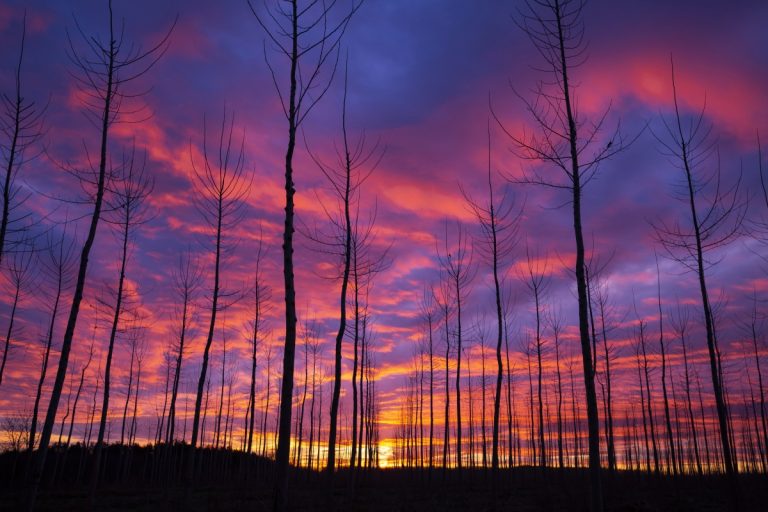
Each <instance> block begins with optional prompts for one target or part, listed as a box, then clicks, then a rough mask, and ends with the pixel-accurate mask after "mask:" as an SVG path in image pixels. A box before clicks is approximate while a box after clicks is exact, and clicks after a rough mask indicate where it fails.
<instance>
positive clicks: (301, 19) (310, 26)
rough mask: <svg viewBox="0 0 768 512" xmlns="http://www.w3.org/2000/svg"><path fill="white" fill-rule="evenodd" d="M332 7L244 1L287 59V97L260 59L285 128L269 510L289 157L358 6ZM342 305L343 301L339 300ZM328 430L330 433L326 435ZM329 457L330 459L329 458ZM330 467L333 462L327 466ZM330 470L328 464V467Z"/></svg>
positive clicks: (290, 199) (287, 245) (282, 474)
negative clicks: (342, 9) (344, 9)
mask: <svg viewBox="0 0 768 512" xmlns="http://www.w3.org/2000/svg"><path fill="white" fill-rule="evenodd" d="M336 4H337V1H336V0H331V1H330V2H320V0H308V1H307V2H305V3H303V5H302V6H299V0H291V1H290V2H288V3H287V6H284V5H283V2H280V4H278V5H276V6H274V7H273V8H269V7H268V6H266V5H265V8H264V9H263V10H262V11H261V12H258V11H257V9H256V7H255V6H254V3H253V2H252V1H251V0H248V6H249V7H250V9H251V12H252V13H253V15H254V17H255V18H256V21H257V22H258V24H259V25H260V26H261V27H262V29H264V32H265V33H266V35H267V37H268V39H269V41H270V42H271V44H272V45H274V48H275V51H277V52H278V53H279V54H280V55H282V56H283V57H285V58H286V60H287V63H288V66H289V69H290V71H289V73H288V94H284V93H283V92H282V88H281V87H280V85H279V84H278V78H277V74H276V72H275V69H274V67H273V66H272V64H271V63H270V61H269V59H268V58H267V53H266V44H265V46H264V58H265V61H266V63H267V66H268V67H269V70H270V73H271V75H272V79H273V83H274V85H275V89H276V91H277V94H278V96H279V98H280V105H281V107H282V109H283V114H284V115H285V118H286V121H287V122H288V144H287V148H286V152H285V224H284V229H283V280H284V285H285V347H284V350H283V377H282V378H283V384H282V390H281V396H280V428H279V438H278V450H277V454H276V460H277V478H276V480H275V502H274V509H275V510H282V509H283V508H284V507H285V498H286V485H287V478H288V458H289V455H290V444H291V439H290V435H291V412H292V411H291V404H292V400H293V368H294V359H295V355H296V288H295V284H294V271H293V233H294V195H295V193H296V189H295V187H294V181H293V156H294V152H295V149H296V132H297V130H298V128H299V127H300V126H301V124H302V122H303V121H304V120H305V119H306V116H307V115H308V114H309V113H310V111H311V110H312V109H313V108H314V107H315V105H317V103H318V102H319V101H320V99H321V98H322V97H323V96H324V95H325V93H326V92H327V91H328V89H329V88H330V86H331V82H332V79H333V75H334V74H335V71H336V65H337V63H338V55H339V53H338V50H339V45H340V44H341V38H342V36H343V35H344V32H345V31H346V29H347V26H348V25H349V21H350V20H351V18H352V16H353V14H354V13H355V12H356V11H357V9H359V8H360V5H361V3H360V2H357V3H354V4H353V5H352V8H351V9H350V10H349V11H348V12H347V13H346V14H344V15H342V16H341V17H340V19H338V21H337V20H335V19H333V15H334V12H335V11H336V9H335V7H336ZM342 302H343V300H342ZM331 430H333V429H331ZM333 457H334V454H333V453H329V458H333ZM331 462H334V461H333V460H331ZM328 467H329V468H331V470H332V469H333V467H334V466H333V464H332V463H329V465H328Z"/></svg>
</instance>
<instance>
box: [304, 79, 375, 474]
mask: <svg viewBox="0 0 768 512" xmlns="http://www.w3.org/2000/svg"><path fill="white" fill-rule="evenodd" d="M348 74H349V69H348V66H347V68H345V73H344V94H343V98H342V106H341V137H342V140H341V147H340V148H337V149H336V155H335V156H336V162H335V163H334V164H327V163H326V162H325V161H324V160H323V159H322V158H321V157H320V156H319V155H316V154H314V153H313V152H312V151H309V154H310V156H311V157H312V160H313V161H314V163H315V165H316V166H317V167H318V169H320V171H321V172H322V173H323V175H324V176H325V178H326V180H327V182H328V183H329V185H330V188H331V191H332V195H333V197H334V200H335V201H336V203H337V204H336V207H335V208H333V209H332V208H329V207H326V206H325V205H323V208H324V210H325V214H326V217H327V219H328V224H329V229H328V230H327V231H326V230H321V229H316V230H315V232H314V233H311V234H310V235H309V238H310V239H311V240H313V241H314V242H315V243H316V244H318V245H319V247H320V251H321V252H323V253H326V254H329V255H330V256H332V257H333V258H334V259H336V260H337V261H338V262H339V263H340V267H341V268H340V270H339V272H338V274H337V275H334V276H333V278H334V279H340V280H341V292H340V298H339V328H338V330H337V332H336V342H335V351H334V380H333V395H332V397H331V412H330V417H329V418H330V430H329V433H328V466H327V468H326V470H327V471H328V473H329V476H331V474H332V473H333V471H334V469H335V464H336V462H335V461H336V444H337V443H336V441H337V429H338V414H339V398H340V396H341V366H342V362H341V354H342V342H343V340H344V336H345V335H346V334H347V330H348V326H347V301H348V298H347V295H348V290H349V285H350V276H351V274H352V273H354V276H353V277H355V282H354V283H353V285H354V304H355V322H354V350H353V369H352V397H353V400H352V449H351V452H350V466H351V467H354V465H355V464H354V462H355V460H356V458H357V454H358V451H357V439H358V436H357V426H358V421H357V417H358V387H357V377H358V341H359V307H358V306H359V304H358V302H359V301H358V296H359V289H358V286H357V281H358V279H357V278H358V276H359V271H360V270H361V269H360V267H359V266H358V265H357V264H356V262H357V253H358V251H357V247H356V244H357V243H358V242H363V241H364V240H363V235H364V234H360V233H358V232H357V231H358V230H357V224H358V213H356V212H359V207H360V188H361V187H362V185H363V183H364V182H365V181H366V179H368V177H369V176H370V175H371V173H372V172H373V170H374V169H375V168H376V166H377V165H378V163H379V161H380V160H381V157H382V155H383V152H382V151H380V150H379V144H378V143H376V144H375V145H374V146H373V147H372V148H369V147H368V146H367V143H366V137H365V135H364V134H363V135H361V136H359V137H358V139H357V141H354V142H353V141H351V140H350V138H349V135H348V130H347V92H348ZM353 257H354V259H355V265H353V261H352V260H353Z"/></svg>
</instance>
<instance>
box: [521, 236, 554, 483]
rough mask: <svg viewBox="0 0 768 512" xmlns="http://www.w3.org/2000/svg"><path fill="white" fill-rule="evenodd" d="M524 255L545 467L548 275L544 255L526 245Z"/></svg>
mask: <svg viewBox="0 0 768 512" xmlns="http://www.w3.org/2000/svg"><path fill="white" fill-rule="evenodd" d="M525 256H526V270H525V276H521V279H522V280H523V282H524V283H525V286H526V287H527V288H528V291H529V292H530V293H531V295H532V296H533V303H534V311H535V314H536V316H535V318H536V330H535V332H534V338H533V342H534V348H535V350H536V385H537V388H538V389H537V392H536V396H537V399H538V413H539V414H538V416H539V418H538V419H539V432H538V433H539V466H541V467H543V468H545V467H547V450H546V442H545V441H544V393H543V372H544V369H543V364H542V353H543V351H544V339H543V336H542V321H543V317H544V316H545V315H546V310H544V306H543V304H542V301H543V299H544V296H545V294H546V293H547V289H548V287H549V275H548V268H547V256H546V255H545V256H544V258H543V262H542V258H539V257H538V256H535V255H534V256H533V257H531V253H530V251H529V249H528V247H526V249H525ZM531 392H533V391H531ZM531 400H533V399H531ZM531 403H533V402H531ZM531 415H533V413H531Z"/></svg>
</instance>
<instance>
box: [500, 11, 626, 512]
mask: <svg viewBox="0 0 768 512" xmlns="http://www.w3.org/2000/svg"><path fill="white" fill-rule="evenodd" d="M525 5H526V8H525V11H524V12H521V13H520V19H519V21H518V25H519V26H520V28H521V29H522V30H523V31H524V32H525V33H526V34H527V35H528V37H529V39H530V40H531V42H532V43H533V45H534V46H535V47H536V49H537V50H538V52H539V54H540V56H541V57H542V58H543V60H544V61H545V73H546V74H547V75H548V78H547V79H546V80H542V81H540V82H539V83H538V86H537V88H536V92H535V99H534V100H533V101H530V100H525V99H523V98H522V97H521V96H520V95H519V94H518V97H520V99H521V100H522V101H523V102H524V104H525V106H526V108H527V110H528V112H529V113H530V114H531V116H532V118H533V120H534V123H535V124H536V130H537V132H538V134H537V133H523V134H522V135H516V134H513V133H511V132H510V131H509V130H507V129H506V128H504V126H503V124H502V123H501V122H500V121H499V125H500V126H501V127H502V129H504V131H505V133H507V135H508V136H509V137H510V139H511V140H512V142H513V144H514V146H515V152H516V154H517V155H518V156H519V157H521V158H523V159H527V160H530V161H534V162H544V163H546V164H549V165H550V166H552V167H554V168H556V169H558V170H559V174H558V177H559V179H558V178H555V177H554V176H552V177H549V176H543V175H541V174H539V172H538V171H536V170H528V171H526V173H525V175H524V176H523V177H522V178H512V179H513V181H515V182H518V183H526V184H534V185H540V186H545V187H548V188H553V189H555V190H562V191H564V192H565V193H566V194H567V195H568V203H570V204H571V206H572V209H573V232H574V238H575V245H576V261H575V263H574V267H575V268H574V270H575V272H574V273H575V277H576V289H577V298H578V310H579V333H580V341H581V352H582V363H583V375H584V385H585V391H586V402H587V420H588V426H589V461H590V462H589V466H590V508H591V510H592V511H593V512H595V511H600V510H602V509H603V503H602V485H601V481H600V424H599V419H598V409H597V396H596V394H595V382H594V380H595V378H594V374H595V369H594V368H593V358H592V347H591V337H590V328H589V326H590V324H589V311H588V310H589V302H588V298H587V279H586V275H585V271H586V268H585V249H584V237H583V233H582V231H583V219H582V211H581V210H582V207H581V201H582V194H583V190H584V187H586V186H587V185H588V184H589V182H590V181H591V180H592V178H593V177H594V176H595V173H596V172H597V169H598V167H599V164H600V163H601V162H604V161H605V160H607V159H608V158H610V157H611V156H613V155H615V154H616V153H618V152H619V151H621V150H622V149H623V148H624V147H626V144H625V143H624V140H623V138H622V137H621V135H620V133H619V131H618V128H617V129H616V131H614V132H613V133H612V134H610V135H609V136H608V137H607V139H606V138H604V137H603V135H602V131H603V128H604V125H605V123H606V119H607V116H608V114H609V110H610V108H609V109H608V110H606V111H605V112H604V114H603V115H601V116H600V117H599V119H597V120H596V121H593V122H587V121H586V120H585V119H584V118H582V117H581V116H580V115H579V112H578V110H577V108H576V107H577V104H578V103H577V97H576V94H575V92H576V91H575V89H576V88H575V86H574V85H573V83H574V81H573V76H572V75H573V72H574V70H575V69H576V68H578V66H579V64H581V63H583V62H584V60H585V59H586V55H585V50H586V43H585V41H584V25H583V21H582V11H583V7H584V0H541V1H535V2H533V1H527V2H526V4H525ZM494 117H496V116H495V114H494ZM496 119H497V121H498V117H496Z"/></svg>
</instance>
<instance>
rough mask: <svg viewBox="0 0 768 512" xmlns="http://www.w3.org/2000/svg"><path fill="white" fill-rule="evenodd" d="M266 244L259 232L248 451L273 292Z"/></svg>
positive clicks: (252, 326) (254, 292) (252, 324)
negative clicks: (266, 276) (266, 264)
mask: <svg viewBox="0 0 768 512" xmlns="http://www.w3.org/2000/svg"><path fill="white" fill-rule="evenodd" d="M263 257H264V245H263V237H262V234H261V233H260V234H259V245H258V249H257V251H256V268H255V269H254V279H253V280H254V282H253V290H252V293H253V303H252V304H253V318H252V320H250V329H249V330H250V339H251V386H250V389H249V394H248V397H249V407H248V424H247V426H246V431H247V439H248V440H247V444H246V447H247V451H248V453H251V450H252V449H253V429H254V422H255V420H256V366H257V358H256V356H257V353H258V349H259V346H260V345H261V342H262V338H263V336H264V322H265V314H266V313H268V312H269V300H270V297H271V292H270V289H269V287H268V286H267V285H266V284H265V282H264V281H265V279H264V274H263V272H264V270H263V267H262V265H263V261H262V259H263Z"/></svg>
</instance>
